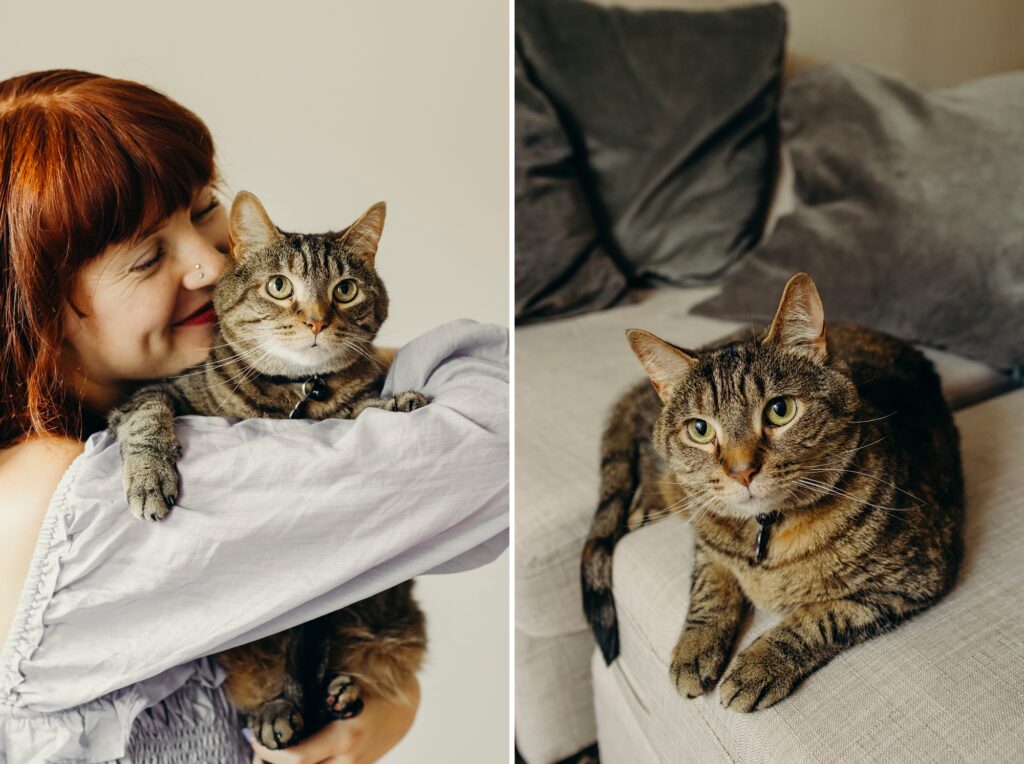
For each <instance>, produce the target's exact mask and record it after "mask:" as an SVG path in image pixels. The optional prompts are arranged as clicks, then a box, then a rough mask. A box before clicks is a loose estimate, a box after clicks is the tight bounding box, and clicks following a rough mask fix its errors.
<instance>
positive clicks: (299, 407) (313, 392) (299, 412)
mask: <svg viewBox="0 0 1024 764" xmlns="http://www.w3.org/2000/svg"><path fill="white" fill-rule="evenodd" d="M260 378H261V379H262V380H263V381H265V382H269V383H270V384H272V385H300V384H301V385H302V387H301V388H300V390H299V395H300V396H301V397H300V398H299V402H298V403H296V404H295V408H293V409H292V411H291V413H290V414H288V418H289V419H305V418H306V411H307V410H308V409H309V402H310V401H326V400H327V399H328V398H330V397H331V388H329V387H328V386H327V383H326V382H324V379H323V377H321V376H320V375H319V374H314V375H312V376H307V377H283V376H280V375H277V374H260Z"/></svg>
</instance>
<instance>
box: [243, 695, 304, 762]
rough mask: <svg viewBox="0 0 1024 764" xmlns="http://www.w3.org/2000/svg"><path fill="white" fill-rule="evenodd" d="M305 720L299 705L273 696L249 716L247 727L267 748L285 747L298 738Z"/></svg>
mask: <svg viewBox="0 0 1024 764" xmlns="http://www.w3.org/2000/svg"><path fill="white" fill-rule="evenodd" d="M304 727H305V721H304V720H303V718H302V712H301V711H299V707H298V706H296V705H295V704H294V703H292V702H291V701H290V700H285V699H284V698H274V700H271V701H268V702H266V703H264V704H263V706H262V707H261V708H260V709H259V711H257V712H256V713H255V714H253V715H252V716H250V717H249V729H251V730H252V731H253V734H254V735H255V736H256V739H257V740H259V741H260V742H261V743H262V744H263V745H264V746H266V747H267V748H270V749H273V750H277V749H278V748H287V747H288V746H290V745H292V744H293V743H295V742H296V741H297V740H298V739H299V735H301V734H302V730H303V728H304Z"/></svg>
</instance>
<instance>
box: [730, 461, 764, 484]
mask: <svg viewBox="0 0 1024 764" xmlns="http://www.w3.org/2000/svg"><path fill="white" fill-rule="evenodd" d="M757 471H758V468H757V467H756V466H755V465H753V464H737V465H736V466H734V467H729V477H731V478H732V479H733V480H738V481H739V482H740V483H742V484H743V485H744V486H749V485H750V483H751V481H752V480H753V479H754V475H756V474H757Z"/></svg>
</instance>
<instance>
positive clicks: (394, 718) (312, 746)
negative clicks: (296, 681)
mask: <svg viewBox="0 0 1024 764" xmlns="http://www.w3.org/2000/svg"><path fill="white" fill-rule="evenodd" d="M405 694H406V696H407V697H408V698H409V702H408V703H388V702H385V701H383V700H380V699H378V698H374V699H371V700H370V701H368V702H367V704H366V706H365V708H363V712H362V713H361V714H359V716H357V717H355V718H354V719H343V720H341V721H335V722H331V723H330V724H328V725H327V726H326V727H324V728H323V729H321V730H318V731H317V732H315V733H314V734H312V735H310V736H309V737H308V738H306V739H305V740H303V741H302V742H301V743H298V744H296V745H293V746H291V747H289V748H285V749H284V750H281V751H272V750H270V749H269V748H265V747H264V746H262V745H260V743H259V742H258V741H254V742H253V743H252V748H253V751H254V754H253V757H252V764H371V762H374V761H377V759H379V758H380V757H381V756H383V755H384V754H385V753H387V752H388V751H390V750H391V749H392V748H394V747H395V746H396V745H397V744H398V741H399V740H401V739H402V738H403V737H405V734H406V733H407V732H408V731H409V728H410V727H412V723H413V720H414V719H415V718H416V711H417V709H418V708H419V705H420V685H419V682H418V681H417V680H416V678H415V677H413V680H412V682H410V683H409V684H408V685H407V686H406V687H405Z"/></svg>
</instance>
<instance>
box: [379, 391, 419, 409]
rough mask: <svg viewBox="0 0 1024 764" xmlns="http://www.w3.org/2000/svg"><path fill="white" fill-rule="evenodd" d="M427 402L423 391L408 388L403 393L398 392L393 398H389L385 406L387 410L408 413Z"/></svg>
mask: <svg viewBox="0 0 1024 764" xmlns="http://www.w3.org/2000/svg"><path fill="white" fill-rule="evenodd" d="M427 403H428V401H427V398H426V396H425V395H423V393H418V392H416V391H415V390H408V391H406V392H404V393H399V394H398V395H396V396H395V397H394V398H389V399H388V401H387V406H386V407H385V408H386V410H387V411H403V412H405V413H408V412H410V411H415V410H416V409H421V408H423V407H424V406H426V405H427Z"/></svg>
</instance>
